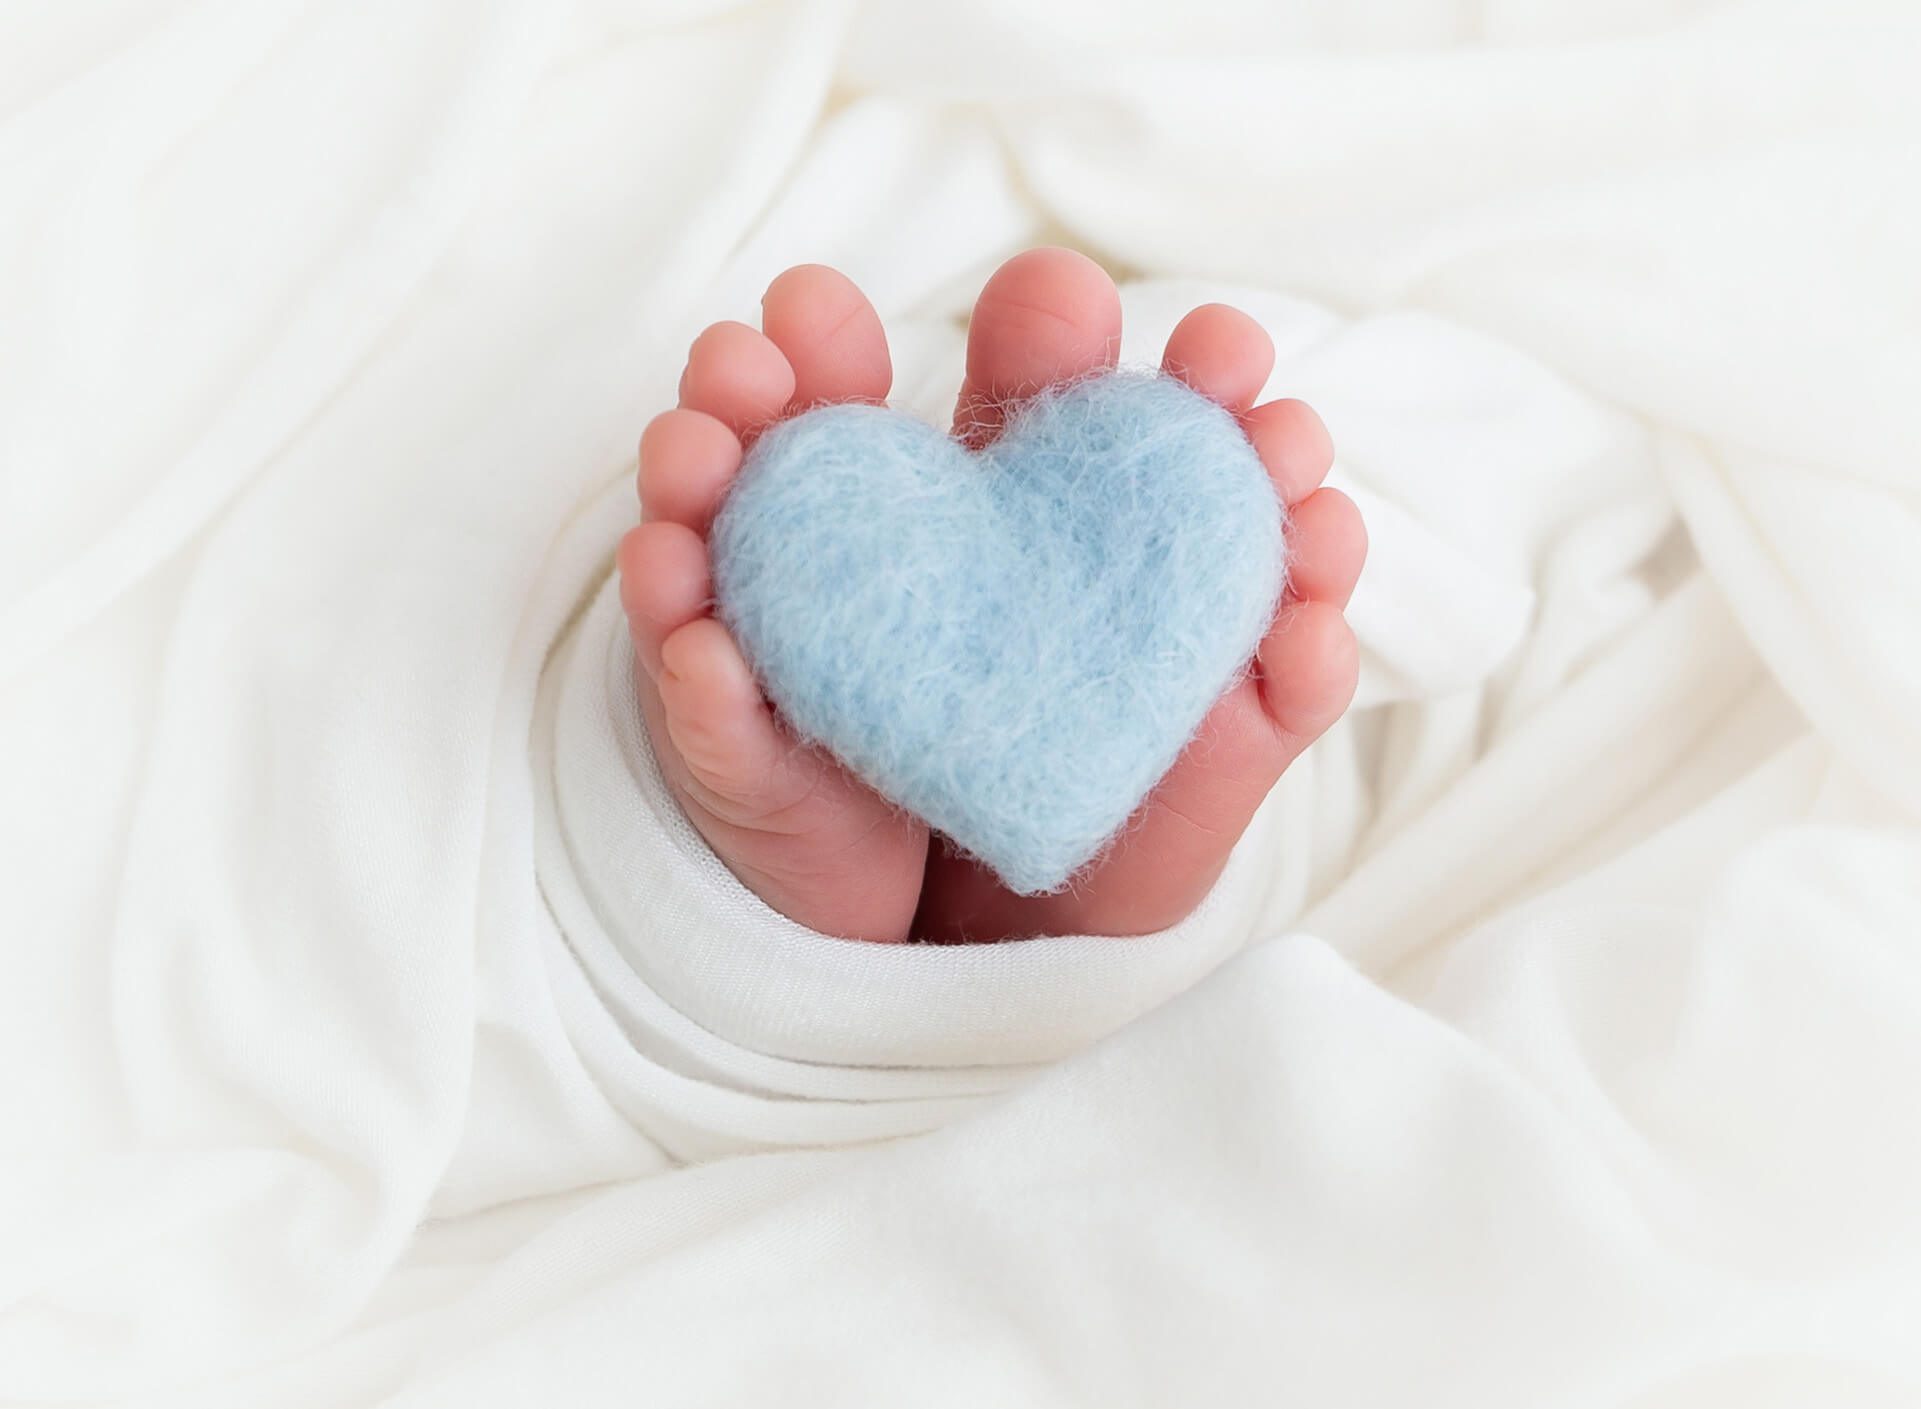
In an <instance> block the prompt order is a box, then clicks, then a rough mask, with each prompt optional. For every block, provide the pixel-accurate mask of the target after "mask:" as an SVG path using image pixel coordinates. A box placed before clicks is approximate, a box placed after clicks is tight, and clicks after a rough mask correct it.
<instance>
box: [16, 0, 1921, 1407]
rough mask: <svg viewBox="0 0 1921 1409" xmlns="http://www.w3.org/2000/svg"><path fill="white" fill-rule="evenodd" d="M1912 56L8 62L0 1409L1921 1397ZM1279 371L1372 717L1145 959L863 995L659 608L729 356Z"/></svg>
mask: <svg viewBox="0 0 1921 1409" xmlns="http://www.w3.org/2000/svg"><path fill="white" fill-rule="evenodd" d="M1918 72H1921V16H1917V15H1916V12H1915V11H1914V9H1913V7H1912V6H1910V5H1906V4H1902V3H1894V0H1890V3H1886V4H1871V3H1845V2H1844V3H1838V4H1820V5H1815V4H1809V3H1774V4H1767V3H1750V4H1740V3H1728V4H1709V3H1675V2H1674V0H1668V2H1667V3H1663V0H1635V3H1605V0H1591V3H1575V0H1558V3H1539V4H1534V3H1520V0H1509V2H1506V3H1492V4H1480V5H1465V4H1440V3H1420V2H1419V0H1368V3H1364V4H1354V3H1339V4H1337V3H1333V0H1327V2H1326V3H1321V4H1306V3H1298V0H1296V2H1294V3H1269V4H1251V3H1250V4H1246V5H1239V6H1237V5H1232V4H1226V3H1215V4H1191V3H1180V4H1176V3H1171V0H1163V3H1159V4H1147V3H1121V0H1101V2H1100V3H1094V0H1087V3H1056V4H1051V5H1040V6H1037V5H1035V4H1032V3H1023V0H996V2H994V3H974V4H959V3H956V4H938V5H936V4H928V5H918V4H907V3H900V4H896V5H892V6H888V5H879V4H876V5H872V6H869V7H867V8H865V9H855V8H852V7H850V6H847V5H842V4H835V3H797V4H791V5H772V4H768V5H752V6H743V7H732V6H725V5H704V4H698V3H687V4H659V5H647V4H641V3H635V4H611V3H610V4H601V5H592V4H580V5H575V6H569V5H565V4H551V3H550V4H540V3H534V2H533V0H523V3H512V0H500V3H491V4H476V3H456V0H390V2H389V3H381V4H372V3H367V4H350V3H339V4H331V5H328V4H310V5H299V4H292V3H276V2H275V0H229V3H204V4H164V3H125V4H115V5H108V4H75V3H62V0H40V2H39V3H31V2H28V3H23V2H22V0H12V3H9V4H7V5H6V6H5V8H4V9H0V1154H3V1156H4V1159H3V1162H0V1403H6V1404H49V1403H98V1402H109V1401H133V1402H141V1403H148V1404H168V1405H186V1404H194V1405H231V1406H258V1405H283V1404H284V1405H311V1406H335V1405H359V1404H375V1403H393V1404H404V1405H408V1406H423V1405H432V1404H448V1405H460V1406H463V1407H464V1406H477V1405H487V1404H493V1403H500V1404H514V1405H518V1404H527V1403H543V1404H555V1405H567V1406H591V1405H600V1404H608V1405H614V1404H621V1405H625V1404H633V1403H650V1404H668V1405H681V1404H752V1405H767V1404H782V1405H787V1404H802V1403H816V1402H818V1403H824V1404H849V1403H885V1404H890V1405H897V1404H917V1403H928V1404H965V1405H982V1404H993V1405H1013V1404H1019V1405H1027V1404H1033V1405H1061V1404H1088V1405H1102V1406H1108V1405H1127V1404H1154V1405H1160V1404H1194V1405H1209V1406H1213V1405H1235V1404H1260V1403H1301V1404H1312V1405H1317V1406H1337V1405H1403V1404H1406V1405H1421V1406H1441V1405H1461V1406H1473V1409H1490V1406H1498V1405H1514V1406H1527V1409H1540V1406H1550V1405H1556V1406H1558V1405H1566V1406H1634V1407H1635V1409H1668V1406H1676V1405H1696V1404H1737V1405H1742V1406H1774V1405H1821V1406H1834V1405H1857V1404H1858V1405H1894V1404H1912V1403H1916V1402H1921V1332H1918V1331H1917V1327H1921V832H1918V831H1917V825H1918V824H1921V417H1917V415H1916V400H1917V396H1918V395H1921V257H1918V254H1917V252H1921V176H1918V174H1917V173H1918V171H1921V158H1918V157H1917V153H1918V152H1921V84H1917V83H1916V81H1915V75H1916V73H1918ZM1043 241H1055V242H1066V243H1072V244H1074V245H1076V246H1078V247H1081V248H1084V249H1086V250H1087V251H1089V252H1090V253H1092V254H1094V255H1095V256H1096V257H1097V258H1099V259H1101V260H1103V261H1104V262H1105V263H1106V264H1107V265H1108V266H1109V267H1110V268H1111V269H1112V270H1113V271H1114V272H1115V273H1116V274H1117V275H1118V276H1121V277H1123V278H1125V279H1127V280H1129V281H1130V282H1129V285H1128V288H1127V291H1126V303H1127V314H1128V318H1129V346H1128V352H1129V354H1130V355H1131V356H1133V357H1136V358H1143V359H1145V358H1151V357H1152V356H1153V355H1154V352H1155V349H1156V339H1157V338H1159V337H1161V336H1164V335H1165V332H1166V330H1167V329H1168V328H1169V327H1170V326H1171V325H1172V323H1173V321H1174V319H1175V318H1177V317H1178V316H1179V314H1180V312H1181V311H1183V310H1184V309H1185V308H1186V307H1187V306H1189V305H1191V304H1192V303H1194V302H1196V301H1200V300H1202V299H1208V298H1226V299H1230V300H1232V301H1236V302H1239V303H1241V304H1242V305H1243V306H1244V307H1246V308H1248V309H1249V310H1250V311H1251V312H1253V313H1255V314H1256V315H1258V316H1260V317H1261V318H1262V319H1263V320H1264V321H1265V322H1266V323H1267V324H1268V326H1269V327H1270V329H1271V330H1272V332H1273V334H1274V337H1275V341H1276V343H1277V345H1278V346H1279V349H1280V361H1279V365H1278V367H1277V369H1276V373H1275V377H1274V381H1273V383H1272V385H1271V387H1270V389H1269V390H1270V394H1275V395H1283V394H1285V395H1299V396H1304V397H1307V398H1308V399H1310V400H1312V401H1313V402H1314V403H1315V404H1316V405H1317V406H1318V407H1319V408H1320V409H1321V410H1322V412H1323V413H1324V415H1325V416H1326V418H1327V420H1328V421H1329V423H1330V425H1331V426H1332V428H1333V431H1334V434H1335V437H1336V439H1337V441H1338V443H1339V445H1340V449H1341V461H1340V465H1339V467H1338V469H1337V475H1336V482H1338V483H1340V484H1342V485H1343V486H1344V487H1345V488H1347V489H1348V490H1349V491H1350V492H1352V493H1353V494H1354V495H1355V497H1356V498H1357V499H1358V500H1360V502H1361V503H1362V505H1363V508H1364V509H1365V511H1366V513H1367V516H1368V520H1369V525H1370V529H1371V532H1372V536H1373V543H1374V548H1373V557H1372V560H1371V562H1370V567H1369V572H1368V575H1367V577H1366V579H1365V580H1364V582H1363V585H1362V587H1361V590H1360V592H1359V594H1358V595H1357V596H1356V598H1355V601H1354V606H1353V613H1352V617H1353V621H1354V624H1355V627H1356V630H1357V632H1358V633H1359V635H1360V637H1361V640H1362V643H1363V647H1364V654H1365V667H1364V678H1363V683H1362V690H1361V697H1360V700H1359V702H1358V707H1357V709H1356V711H1355V712H1354V714H1353V715H1352V716H1351V717H1350V718H1349V720H1348V721H1346V722H1345V723H1343V724H1342V725H1341V726H1340V727H1339V728H1337V730H1336V731H1335V732H1334V733H1333V734H1331V735H1330V736H1329V737H1328V738H1327V739H1326V740H1324V741H1323V742H1322V744H1321V745H1320V746H1318V747H1317V749H1316V750H1315V751H1314V752H1313V753H1311V754H1310V755H1309V756H1308V757H1307V758H1305V759H1304V760H1303V761H1302V762H1301V763H1300V764H1299V765H1297V766H1296V768H1295V769H1294V770H1293V771H1292V772H1291V773H1290V775H1289V777H1288V778H1287V779H1286V780H1285V782H1284V783H1283V785H1282V786H1281V788H1280V789H1279V790H1278V791H1277V792H1276V794H1275V795H1274V797H1273V799H1272V800H1271V803H1270V806H1269V807H1268V808H1267V809H1266V810H1265V811H1264V813H1263V814H1262V817H1261V818H1260V820H1259V822H1258V823H1257V826H1256V828H1255V830H1254V831H1253V832H1252V833H1251V834H1250V836H1249V838H1248V840H1247V842H1246V843H1245V845H1244V846H1243V847H1242V848H1241V850H1240V851H1239V852H1238V853H1237V856H1236V858H1235V861H1234V863H1233V865H1232V866H1231V868H1230V870H1229V873H1228V875H1227V877H1226V878H1225V879H1224V880H1223V882H1222V885H1221V887H1220V888H1219V890H1218V891H1217V892H1216V894H1215V895H1214V896H1212V897H1211V898H1210V900H1209V901H1208V903H1207V904H1206V905H1205V906H1204V907H1203V909H1202V911H1201V912H1200V913H1198V914H1197V915H1196V916H1195V917H1194V918H1193V919H1192V920H1191V921H1189V922H1188V923H1187V924H1186V925H1184V926H1182V927H1181V928H1180V929H1179V930H1177V931H1173V932H1170V933H1168V934H1166V935H1162V936H1156V937H1152V938H1150V939H1146V940H1142V941H1139V942H1134V943H1126V944H1119V943H1113V942H1101V941H1093V940H1084V939H1073V938H1064V939H1060V940H1050V941H1042V942H1035V943H1030V944H1023V945H1013V946H1004V947H1000V948H995V949H987V950H968V951H951V950H950V951H940V952H935V951H923V950H918V949H908V950H879V949H869V948H862V947H853V946H847V945H842V944H838V943H836V942H832V941H828V940H825V939H823V938H821V937H819V936H814V935H809V934H807V933H805V932H803V931H799V930H798V929H796V928H795V927H793V926H791V925H788V924H785V923H783V922H782V921H780V920H779V919H778V918H777V917H775V916H772V915H770V914H768V913H767V912H766V911H764V910H763V909H762V908H760V907H759V906H758V905H757V903H756V902H754V901H753V899H752V897H750V896H748V895H747V894H746V893H745V892H743V891H741V890H740V888H739V887H738V886H736V885H734V884H733V883H732V881H731V879H730V878H729V877H728V876H727V875H726V873H725V871H724V869H722V868H720V867H719V866H718V865H717V864H716V863H714V861H713V859H712V858H711V857H710V856H708V855H707V854H706V853H705V852H704V851H703V850H702V848H701V847H700V845H699V843H698V841H697V839H696V838H694V837H693V836H692V835H691V833H689V832H688V831H687V829H686V828H685V827H684V825H682V824H680V823H679V822H678V820H677V818H676V817H675V814H674V813H673V811H672V808H671V804H670V803H668V802H667V801H666V800H665V799H664V798H663V797H662V796H661V794H660V792H659V789H658V785H657V781H656V780H655V779H654V777H653V775H652V773H651V766H650V763H649V760H648V756H647V754H646V750H645V748H644V743H643V741H642V740H640V739H639V738H638V736H637V735H636V734H635V732H634V729H633V721H632V717H631V701H630V700H629V699H628V698H627V696H626V694H625V690H626V689H627V684H626V664H627V662H626V658H625V655H624V651H625V647H624V644H623V642H622V640H621V636H620V632H619V630H618V627H617V623H616V622H615V620H614V617H613V613H612V610H611V607H610V603H609V600H608V598H607V596H606V594H605V592H604V590H603V582H604V576H605V572H606V566H607V559H608V555H609V553H610V551H611V547H612V544H613V542H614V541H615V539H616V538H617V537H618V535H619V533H620V532H621V530H622V529H623V528H624V527H625V526H626V525H627V523H628V522H629V516H630V515H631V512H632V508H631V497H630V493H629V489H628V479H629V474H630V471H631V468H632V467H631V463H630V461H631V454H632V449H631V448H632V445H633V443H634V439H635V437H636V435H637V433H638V431H639V428H640V426H641V425H642V424H644V422H645V420H646V418H647V417H648V416H649V415H650V414H652V412H653V411H655V410H656V409H658V408H659V407H661V406H662V405H664V404H666V402H667V401H668V400H669V399H670V397H671V393H672V388H673V385H674V379H675V376H676V374H677V370H678V359H679V357H680V356H681V354H682V353H683V351H684V349H685V346H686V344H687V341H688V340H689V339H690V338H691V336H692V335H693V333H694V332H695V331H697V329H698V328H699V326H700V325H701V324H703V323H704V322H707V321H709V320H712V319H715V318H721V317H751V315H752V311H753V307H754V299H755V297H756V295H757V293H758V290H759V288H760V287H761V286H762V285H763V284H764V282H765V281H766V279H767V278H769V277H770V276H771V275H772V274H774V273H776V272H778V270H779V269H781V268H782V267H784V266H785V265H787V264H789V263H792V262H796V261H800V260H820V261H827V262H832V263H835V264H838V265H839V266H840V267H842V268H843V269H845V270H846V271H847V272H848V273H850V274H851V275H852V276H853V277H854V278H855V279H857V280H858V281H859V282H860V283H861V284H862V285H863V286H864V287H865V288H867V289H868V291H869V292H870V293H871V295H872V296H873V297H874V299H875V302H876V303H877V305H878V306H879V307H880V309H881V312H882V314H883V316H884V317H885V319H886V320H887V323H888V326H889V330H890V333H891V334H892V336H893V338H894V342H895V361H896V367H897V369H898V373H899V376H898V378H897V395H898V396H899V397H900V398H901V399H902V400H903V401H905V402H907V403H910V404H912V405H914V406H916V407H918V408H920V409H921V410H923V411H925V412H926V413H927V414H929V415H939V414H940V412H941V410H942V409H943V402H944V400H945V399H946V398H949V397H951V395H952V391H953V388H954V384H955V382H956V380H957V376H958V371H959V356H960V347H961V324H960V321H959V319H960V317H961V316H962V315H963V314H964V312H965V309H966V306H967V302H968V300H969V298H970V296H971V293H972V291H973V290H974V289H975V288H976V287H978V284H979V281H980V279H981V278H982V277H983V276H984V275H985V274H986V273H987V272H988V271H989V270H990V269H991V268H992V267H993V266H994V264H995V263H996V262H997V261H998V260H1000V259H1001V258H1003V257H1004V256H1005V255H1007V254H1009V253H1011V252H1013V251H1014V250H1016V249H1019V248H1021V247H1023V246H1026V245H1029V244H1033V243H1038V242H1043Z"/></svg>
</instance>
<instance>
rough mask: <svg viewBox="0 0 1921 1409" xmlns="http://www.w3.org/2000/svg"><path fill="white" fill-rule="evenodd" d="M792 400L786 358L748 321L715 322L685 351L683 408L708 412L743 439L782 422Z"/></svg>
mask: <svg viewBox="0 0 1921 1409" xmlns="http://www.w3.org/2000/svg"><path fill="white" fill-rule="evenodd" d="M793 397H794V369H793V367H792V366H790V365H789V363H788V361H787V357H786V355H785V354H784V353H783V352H781V350H780V349H779V348H778V347H776V346H775V345H774V343H773V341H772V339H770V338H768V337H767V335H766V334H764V333H762V332H760V331H759V330H757V329H754V328H750V327H748V326H747V325H746V324H745V323H716V324H714V325H713V326H712V327H710V328H708V329H707V330H706V331H705V332H704V333H702V334H701V335H700V336H699V337H697V338H695V339H694V344H693V346H692V347H690V348H689V349H688V350H687V367H686V370H685V371H683V372H682V373H681V378H680V404H681V405H682V406H683V407H686V408H687V409H689V410H692V411H704V412H706V413H707V414H708V415H709V416H712V417H713V418H714V419H715V420H717V421H719V422H721V424H723V425H725V426H726V427H727V428H728V429H729V430H731V431H733V433H734V435H735V436H736V437H737V438H739V439H742V440H746V439H748V438H749V437H751V436H752V435H753V434H754V433H756V432H757V431H759V430H760V429H761V428H762V427H763V426H766V425H769V424H771V423H772V422H774V421H776V420H778V419H779V418H780V415H781V413H782V412H783V411H784V410H785V409H786V408H787V404H788V402H790V401H792V400H793Z"/></svg>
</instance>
